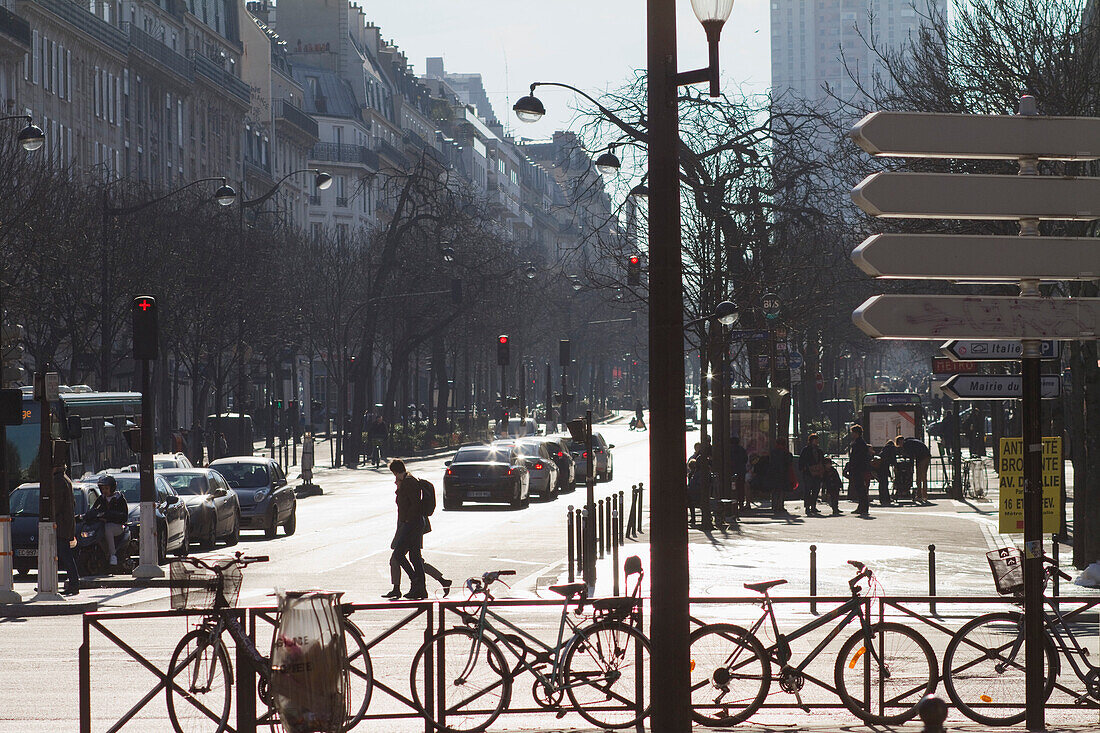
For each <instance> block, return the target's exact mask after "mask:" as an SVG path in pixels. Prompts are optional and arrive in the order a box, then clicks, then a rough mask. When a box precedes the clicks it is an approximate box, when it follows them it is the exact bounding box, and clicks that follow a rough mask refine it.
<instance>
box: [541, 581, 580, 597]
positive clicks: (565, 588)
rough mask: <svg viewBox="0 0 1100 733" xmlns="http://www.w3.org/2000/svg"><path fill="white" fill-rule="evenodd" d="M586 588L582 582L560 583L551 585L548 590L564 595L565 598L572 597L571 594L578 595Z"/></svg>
mask: <svg viewBox="0 0 1100 733" xmlns="http://www.w3.org/2000/svg"><path fill="white" fill-rule="evenodd" d="M587 589H588V586H587V585H585V584H584V583H562V584H561V585H552V586H550V590H552V591H554V592H555V593H557V594H558V595H559V596H565V597H566V598H572V597H573V596H576V595H580V594H582V593H584V592H585V590H587Z"/></svg>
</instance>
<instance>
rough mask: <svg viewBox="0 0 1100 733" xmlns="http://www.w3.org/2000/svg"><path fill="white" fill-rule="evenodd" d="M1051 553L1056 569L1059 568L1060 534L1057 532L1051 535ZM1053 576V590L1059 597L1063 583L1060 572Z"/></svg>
mask: <svg viewBox="0 0 1100 733" xmlns="http://www.w3.org/2000/svg"><path fill="white" fill-rule="evenodd" d="M1050 554H1051V558H1050V559H1051V560H1053V561H1054V567H1055V569H1057V568H1058V535H1056V534H1052V535H1051V536H1050ZM1051 577H1052V579H1053V583H1054V587H1053V588H1052V590H1051V592H1052V593H1053V594H1054V597H1055V598H1057V597H1058V591H1059V590H1060V588H1059V585H1061V583H1060V582H1059V581H1060V580H1061V578H1060V577H1059V576H1058V573H1054V575H1053V576H1051Z"/></svg>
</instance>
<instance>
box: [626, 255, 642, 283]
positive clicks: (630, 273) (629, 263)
mask: <svg viewBox="0 0 1100 733" xmlns="http://www.w3.org/2000/svg"><path fill="white" fill-rule="evenodd" d="M626 284H627V285H641V284H642V258H641V257H639V256H638V255H630V257H628V258H627V260H626Z"/></svg>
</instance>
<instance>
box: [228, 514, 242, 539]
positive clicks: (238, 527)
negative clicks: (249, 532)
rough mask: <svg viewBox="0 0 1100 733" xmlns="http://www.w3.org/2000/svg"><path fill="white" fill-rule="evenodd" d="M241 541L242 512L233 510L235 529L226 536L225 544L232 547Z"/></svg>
mask: <svg viewBox="0 0 1100 733" xmlns="http://www.w3.org/2000/svg"><path fill="white" fill-rule="evenodd" d="M240 541H241V513H240V512H233V529H232V530H230V532H229V536H228V537H226V538H225V544H226V546H227V547H232V546H233V545H235V544H237V543H239V542H240Z"/></svg>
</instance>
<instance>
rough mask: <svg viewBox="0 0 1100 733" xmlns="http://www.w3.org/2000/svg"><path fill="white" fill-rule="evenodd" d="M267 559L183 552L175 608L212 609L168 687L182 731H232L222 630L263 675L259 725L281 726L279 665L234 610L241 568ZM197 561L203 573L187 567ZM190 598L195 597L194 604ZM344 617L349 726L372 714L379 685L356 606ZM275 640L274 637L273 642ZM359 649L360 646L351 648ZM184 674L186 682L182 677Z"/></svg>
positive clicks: (185, 645) (180, 649)
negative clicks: (275, 697) (274, 686)
mask: <svg viewBox="0 0 1100 733" xmlns="http://www.w3.org/2000/svg"><path fill="white" fill-rule="evenodd" d="M267 561H268V557H267V556H264V555H259V556H245V555H244V554H243V553H241V552H237V553H235V554H234V556H233V557H231V558H208V559H206V560H204V559H201V558H196V557H182V558H179V559H178V560H176V561H174V562H173V564H172V581H173V583H172V607H173V608H187V607H203V608H207V607H208V608H207V610H206V611H205V612H204V614H203V618H202V621H201V622H200V623H199V624H198V625H197V627H196V628H194V629H192V630H191V631H189V632H187V633H186V634H184V636H183V638H182V639H180V641H179V643H178V644H177V645H176V648H175V651H173V652H172V657H171V662H170V663H169V667H168V669H169V672H168V678H169V680H171V682H170V683H169V684H168V686H167V688H166V693H165V694H166V696H167V705H168V719H169V720H170V721H171V722H172V728H173V730H175V732H176V733H192V732H193V731H204V732H205V731H213V732H214V733H221V732H222V731H225V730H228V729H229V725H228V723H229V712H230V703H231V698H232V687H233V673H232V666H231V663H230V656H229V651H228V649H227V648H226V644H225V641H224V640H223V638H222V637H223V634H227V633H228V634H229V636H230V637H231V638H232V639H233V642H234V644H236V646H237V648H238V649H243V650H244V651H245V656H246V658H247V660H248V663H249V665H250V666H251V667H252V669H253V670H254V671H255V672H256V674H257V675H258V676H259V683H258V685H257V694H258V696H259V698H260V700H261V701H262V702H263V703H264V704H265V705H267V706H268V712H267V714H266V715H265V716H263V717H262V718H261V719H258V720H257V722H262V723H267V724H269V725H270V726H271V729H272V731H277V730H280V728H279V727H278V726H279V723H278V722H277V720H276V713H275V710H274V706H273V702H272V695H271V692H270V689H269V685H270V683H271V679H272V666H271V661H270V658H269V657H264V656H263V655H262V654H260V652H259V651H258V650H257V648H256V645H255V643H253V641H252V639H251V638H250V637H249V635H248V633H247V632H246V631H245V629H244V627H243V626H242V625H241V623H240V621H238V620H237V618H236V615H235V614H233V613H231V612H230V609H232V608H233V607H234V605H235V604H236V601H237V595H238V594H239V593H240V588H241V581H242V574H241V571H242V570H243V569H244V568H245V567H248V566H249V565H252V564H254V563H260V562H267ZM186 566H191V567H194V568H195V569H196V571H197V572H196V571H191V570H188V569H187V567H186ZM189 601H190V602H193V603H191V604H190V605H189ZM341 611H342V613H343V615H344V619H343V627H344V643H345V645H346V649H348V650H349V651H348V653H347V666H346V667H345V671H346V672H347V673H348V674H347V677H348V691H347V699H348V710H347V717H346V718H345V721H346V722H345V724H344V726H343V730H345V731H346V730H349V729H351V728H353V727H354V726H355V725H357V724H358V723H359V722H360V721H361V720H362V719H363V716H364V715H366V712H367V707H368V706H369V705H370V699H371V693H372V692H373V690H374V672H373V668H372V666H371V659H370V653H369V651H368V648H367V644H366V642H365V641H364V640H363V632H362V631H361V630H360V629H359V627H358V626H356V625H355V623H354V622H353V621H351V619H350V618H348V616H349V615H350V614H351V612H352V609H351V606H349V605H341ZM273 644H274V640H273ZM351 650H354V651H351ZM179 676H182V677H183V678H184V679H183V681H179V680H177V677H179Z"/></svg>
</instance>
